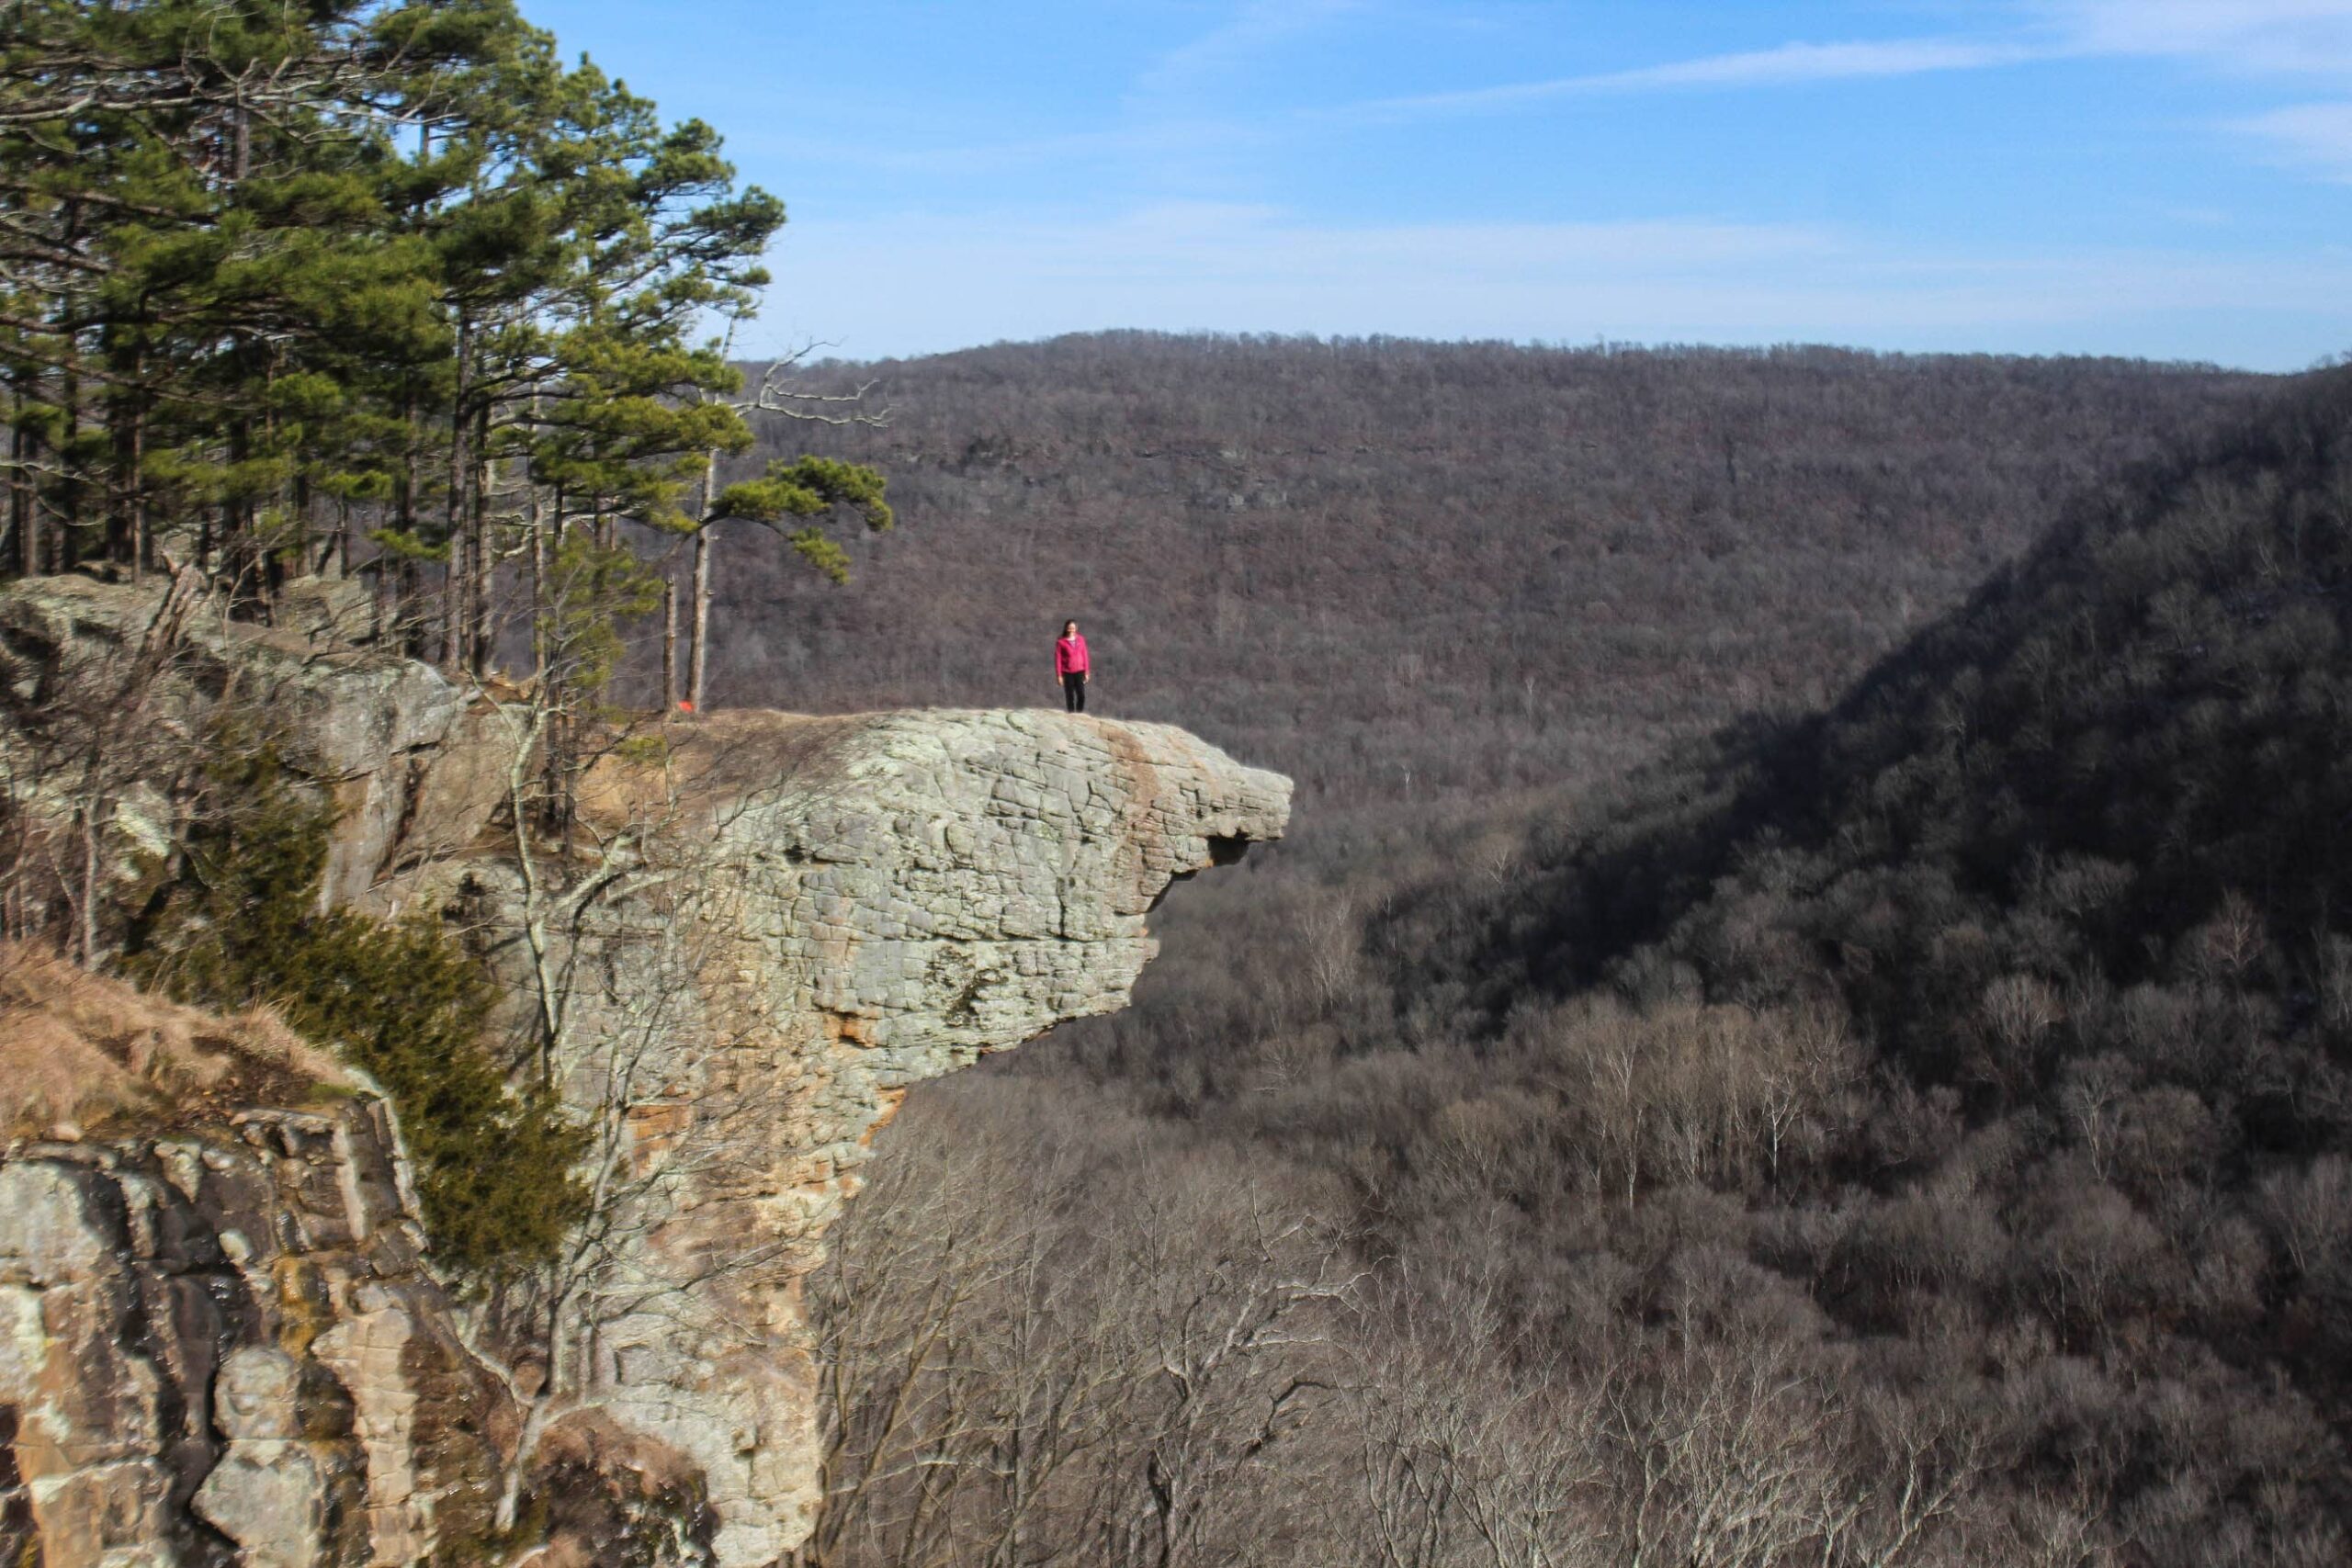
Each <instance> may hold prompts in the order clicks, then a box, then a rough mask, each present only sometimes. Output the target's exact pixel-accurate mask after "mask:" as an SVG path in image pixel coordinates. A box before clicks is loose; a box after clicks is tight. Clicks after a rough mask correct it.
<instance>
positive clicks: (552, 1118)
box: [125, 734, 586, 1279]
mask: <svg viewBox="0 0 2352 1568" xmlns="http://www.w3.org/2000/svg"><path fill="white" fill-rule="evenodd" d="M200 805H201V807H203V808H202V809H199V811H198V814H197V816H196V819H195V820H196V826H195V827H194V828H193V829H191V830H190V832H189V833H188V835H187V845H186V853H185V856H184V860H183V867H182V871H181V874H179V876H177V877H176V878H175V880H173V881H172V882H171V883H169V884H167V885H166V886H164V889H163V890H162V891H161V892H159V894H158V895H157V897H156V898H155V900H154V902H153V904H151V906H150V907H149V908H148V910H147V911H146V913H145V914H144V915H143V916H142V918H141V919H140V921H139V922H138V925H137V927H136V929H135V931H134V932H133V940H132V944H131V951H130V953H129V955H128V956H127V958H126V960H125V966H126V967H127V968H128V969H129V970H130V973H131V974H132V975H133V976H135V977H137V978H139V979H141V980H142V981H144V982H146V983H148V984H150V985H153V986H157V987H161V988H163V989H164V990H167V991H169V992H170V993H171V994H172V995H173V996H175V997H177V998H180V999H181V1000H183V1001H187V1002H193V1003H198V1004H200V1005H204V1006H209V1007H216V1008H241V1007H248V1006H251V1005H254V1004H255V1003H259V1002H267V1003H270V1004H271V1005H273V1006H275V1007H276V1008H277V1009H278V1010H279V1011H280V1012H281V1013H282V1014H283V1015H284V1017H285V1019H286V1021H287V1022H288V1023H289V1024H290V1025H292V1026H293V1027H294V1028H295V1029H296V1030H298V1031H300V1032H301V1033H302V1034H304V1035H305V1036H307V1037H308V1038H310V1039H311V1040H312V1041H314V1042H316V1043H319V1044H321V1045H323V1046H326V1047H327V1048H329V1049H331V1050H333V1051H334V1052H335V1053H336V1054H337V1055H340V1056H342V1057H343V1058H344V1059H345V1061H347V1062H349V1063H350V1064H351V1065H352V1066H356V1067H357V1068H359V1069H360V1070H361V1071H363V1072H365V1073H367V1074H368V1075H369V1076H370V1077H373V1078H375V1079H376V1081H377V1082H379V1083H380V1084H381V1085H383V1088H384V1092H385V1093H386V1094H387V1095H389V1096H390V1099H391V1102H392V1106H393V1109H394V1110H395V1111H397V1112H398V1113H399V1116H400V1122H401V1134H402V1136H403V1138H404V1140H405V1141H406V1143H407V1145H408V1149H409V1153H410V1155H411V1156H412V1157H413V1159H414V1160H415V1162H416V1168H417V1196H418V1199H419V1200H420V1201H421V1202H422V1203H423V1205H424V1223H425V1227H426V1229H427V1231H428V1232H429V1233H430V1235H431V1236H432V1242H433V1251H434V1256H435V1258H437V1259H438V1260H439V1261H441V1262H442V1263H443V1264H445V1265H446V1266H447V1267H448V1268H449V1269H452V1270H454V1271H456V1272H458V1273H459V1274H463V1275H467V1276H470V1277H474V1278H477V1279H481V1278H490V1277H496V1276H499V1275H503V1274H508V1273H512V1272H514V1271H515V1270H518V1269H526V1268H528V1267H530V1266H532V1265H534V1264H537V1263H540V1262H544V1261H546V1260H547V1259H548V1258H552V1257H553V1256H554V1253H555V1250H556V1248H557V1247H559V1246H560V1244H561V1241H562V1238H563V1235H564V1233H565V1232H566V1231H567V1230H568V1229H569V1228H570V1227H571V1225H572V1224H575V1223H576V1222H577V1221H578V1220H579V1219H580V1218H581V1216H582V1213H583V1212H584V1209H585V1205H586V1192H585V1190H584V1189H583V1188H582V1185H581V1183H580V1182H579V1180H578V1179H576V1178H575V1177H574V1176H573V1175H572V1174H571V1171H572V1168H573V1167H574V1166H575V1165H576V1164H577V1163H578V1161H579V1158H580V1156H581V1155H582V1151H583V1149H584V1147H585V1145H584V1134H582V1132H581V1130H580V1129H579V1128H577V1127H576V1126H574V1125H573V1124H572V1123H571V1122H569V1121H568V1120H567V1119H566V1118H565V1117H564V1115H563V1113H562V1111H561V1108H560V1106H559V1105H558V1104H557V1103H556V1102H555V1101H554V1100H553V1098H552V1097H551V1096H549V1095H548V1094H546V1093H545V1092H544V1091H534V1092H530V1093H526V1094H522V1095H518V1094H516V1093H515V1092H514V1091H513V1090H511V1089H509V1087H508V1085H507V1082H506V1078H505V1075H504V1074H503V1072H501V1071H500V1069H499V1067H498V1065H497V1063H496V1062H495V1061H494V1060H493V1059H492V1055H491V1052H490V1051H489V1049H488V1045H487V1042H486V1038H485V1037H486V1034H487V1027H488V1020H489V1017H490V1013H491V1010H492V1006H493V1005H494V1003H495V1002H496V1000H497V992H496V989H495V987H494V986H493V985H492V980H491V976H489V974H488V973H487V972H486V971H485V969H484V967H483V965H482V964H481V961H480V960H478V959H477V958H475V957H474V956H473V955H472V954H470V953H467V952H466V951H465V949H464V947H463V946H462V945H461V944H460V943H459V942H458V941H457V940H456V939H455V938H454V937H453V936H452V935H451V934H450V933H449V932H448V931H447V930H446V929H445V928H444V927H443V926H442V924H441V923H440V921H438V920H437V919H435V918H434V917H432V916H431V915H414V916H411V917H409V918H408V919H402V920H398V921H385V920H377V919H368V918H367V917H365V916H362V915H357V914H354V913H352V912H351V911H349V910H345V909H331V910H327V911H324V912H321V911H320V910H319V908H318V899H317V888H318V883H319V877H320V875H321V874H322V872H323V871H324V870H325V867H326V858H327V829H328V828H329V826H330V825H331V823H332V821H333V814H332V813H331V812H330V811H329V810H328V809H327V808H326V807H323V806H322V805H320V804H317V803H315V802H313V801H311V799H309V798H308V797H306V796H305V795H303V794H301V793H300V791H298V790H297V789H296V788H295V787H294V786H293V785H292V784H290V783H289V781H288V779H287V777H286V773H285V770H284V767H283V765H282V763H281V761H280V760H279V758H278V755H277V751H276V750H275V749H274V748H272V747H269V746H267V745H260V744H254V743H251V742H249V741H246V740H244V739H242V738H240V737H238V736H235V735H233V734H231V735H224V736H223V737H222V738H221V739H220V743H219V745H218V748H217V750H216V754H215V756H214V759H213V761H212V763H211V765H210V766H209V769H208V770H207V775H206V781H205V788H204V789H203V791H202V793H201V800H200Z"/></svg>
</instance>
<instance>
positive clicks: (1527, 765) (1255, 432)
mask: <svg viewBox="0 0 2352 1568" xmlns="http://www.w3.org/2000/svg"><path fill="white" fill-rule="evenodd" d="M867 382H871V383H872V384H873V389H872V391H871V392H870V393H869V394H868V396H867V405H868V406H869V407H883V406H888V408H890V409H891V410H892V411H893V412H892V415H891V420H890V423H889V426H888V428H887V429H885V430H880V431H876V430H871V429H866V428H863V427H847V428H838V429H826V428H824V427H817V426H812V425H810V424H809V423H807V422H806V421H794V420H786V419H784V418H780V417H772V418H770V419H768V420H767V421H766V422H765V423H763V424H762V426H761V432H762V436H763V453H767V454H784V453H797V452H800V451H802V450H811V451H817V452H820V453H832V454H836V455H841V456H846V457H854V458H855V459H857V460H859V461H863V462H871V463H873V464H875V465H876V467H878V468H881V469H882V470H883V471H884V472H886V473H887V474H888V477H889V481H890V496H891V500H892V502H894V503H895V505H896V506H897V508H898V511H899V515H900V517H901V518H902V519H903V520H904V523H905V526H904V527H902V528H899V529H898V530H895V531H893V532H892V533H889V534H887V535H882V536H861V537H859V538H856V539H854V540H851V541H848V542H847V547H848V549H849V552H850V555H851V558H852V562H853V566H854V575H853V579H852V581H850V583H849V584H848V585H847V586H846V587H845V588H838V589H837V588H835V587H834V586H832V585H831V584H830V583H826V582H823V581H818V580H816V579H813V578H810V577H809V575H808V574H807V573H806V572H805V571H803V570H800V569H799V568H798V566H797V562H794V561H793V560H792V559H791V558H789V556H788V555H787V554H786V553H785V552H782V551H779V550H777V549H775V547H774V545H773V543H772V542H771V541H769V540H768V539H767V538H765V536H763V535H762V534H761V533H760V532H759V531H758V530H756V529H751V528H744V527H741V526H740V525H729V527H728V528H727V529H726V530H723V531H722V534H721V542H720V543H719V545H718V549H719V551H720V553H721V563H722V566H723V568H724V570H722V571H721V572H720V574H719V583H718V611H717V615H718V623H717V629H716V632H715V635H714V637H713V647H712V658H713V660H715V664H714V667H713V672H712V682H713V684H712V696H713V698H714V700H718V701H722V702H731V703H753V702H756V703H773V704H776V705H782V706H786V707H798V706H815V707H820V708H839V707H865V706H894V705H910V704H911V705H923V704H962V705H998V704H1004V703H1017V704H1030V703H1047V702H1050V701H1052V700H1054V691H1053V685H1052V673H1051V664H1050V660H1049V654H1050V649H1051V642H1052V638H1053V636H1054V634H1055V632H1056V631H1057V629H1058V628H1059V626H1060V625H1061V622H1062V619H1063V618H1064V617H1065V616H1070V615H1075V616H1078V617H1080V619H1081V621H1083V623H1084V624H1085V626H1086V628H1087V632H1088V636H1089V637H1090V639H1091V642H1092V644H1093V647H1094V651H1095V657H1096V662H1097V664H1098V665H1099V667H1100V668H1099V671H1098V674H1097V677H1096V681H1095V685H1094V692H1093V698H1094V701H1095V703H1096V705H1097V706H1099V707H1100V708H1101V709H1102V711H1103V712H1106V713H1110V714H1114V715H1122V716H1129V717H1147V718H1156V719H1168V720H1171V721H1174V722H1177V723H1181V724H1184V725H1186V726H1188V727H1190V728H1194V729H1196V730H1198V731H1199V732H1200V733H1202V734H1204V735H1205V736H1207V737H1208V738H1209V739H1213V740H1216V741H1217V742H1218V743H1219V744H1222V745H1225V746H1227V748H1229V749H1230V750H1232V751H1233V752H1234V754H1235V755H1237V756H1242V757H1248V758H1250V760H1251V761H1258V762H1261V763H1264V764H1266V765H1268V766H1272V767H1279V768H1281V769H1283V771H1285V772H1287V773H1292V774H1293V775H1294V776H1295V777H1296V778H1297V779H1298V781H1299V784H1300V787H1301V792H1302V794H1301V800H1302V803H1303V805H1304V806H1305V807H1306V810H1305V812H1304V813H1303V820H1302V823H1301V828H1300V830H1301V832H1302V833H1303V834H1305V835H1306V836H1307V837H1308V838H1309V839H1311V838H1312V837H1313V836H1314V835H1315V833H1316V831H1317V822H1318V821H1328V820H1329V818H1331V816H1332V813H1333V809H1334V808H1335V807H1353V806H1355V805H1359V804H1362V803H1365V802H1369V801H1378V800H1399V801H1420V802H1429V801H1432V800H1435V799H1437V798H1439V797H1440V796H1443V795H1449V794H1453V793H1457V792H1459V793H1463V794H1467V795H1471V796H1474V797H1477V796H1486V795H1492V794H1494V793H1496V792H1498V791H1502V790H1508V789H1510V788H1514V787H1518V786H1521V785H1542V786H1546V787H1551V786H1556V785H1557V784H1560V783H1561V782H1563V780H1564V779H1578V780H1581V779H1592V778H1600V777H1605V776H1610V775H1611V774H1613V773H1617V772H1620V771H1622V770H1623V767H1624V766H1626V765H1628V764H1630V763H1631V762H1632V761H1634V760H1635V759H1638V758H1640V757H1643V756H1645V755H1647V754H1648V753H1649V752H1650V751H1651V750H1654V749H1655V747H1656V746H1657V743H1658V742H1659V741H1660V740H1661V739H1664V738H1666V737H1668V736H1672V735H1678V734H1687V733H1690V732H1691V729H1692V728H1693V727H1694V726H1703V725H1707V724H1712V723H1715V722H1718V721H1721V720H1723V719H1726V718H1729V717H1731V716H1735V715H1736V714H1740V713H1744V712H1748V711H1752V710H1756V709H1759V708H1773V709H1793V708H1798V707H1804V706H1811V705H1816V704H1818V703H1820V702H1823V701H1826V699H1827V698H1828V697H1829V695H1830V694H1833V693H1834V692H1835V691H1836V690H1837V689H1838V685H1839V684H1840V683H1841V682H1843V681H1844V680H1846V679H1847V678H1848V677H1849V676H1850V675H1852V674H1853V673H1855V672H1857V671H1860V668H1861V667H1862V665H1863V664H1864V663H1865V662H1866V661H1867V660H1869V659H1871V657H1873V656H1874V655H1876V654H1877V653H1878V652H1880V651H1881V650H1883V649H1885V648H1887V647H1888V646H1890V645H1891V644H1892V643H1893V642H1894V640H1895V639H1896V638H1897V637H1900V636H1902V635H1903V633H1904V632H1905V630H1906V629H1909V628H1911V627H1913V626H1916V625H1917V624H1919V623H1920V622H1922V621H1924V620H1926V619H1927V618H1928V617H1929V616H1931V615H1934V614H1935V613H1936V612H1937V611H1938V610H1939V609H1940V608H1941V607H1942V606H1943V605H1945V604H1948V603H1950V602H1951V601H1953V600H1955V599H1957V598H1958V597H1959V596H1960V594H1962V592H1965V591H1966V589H1967V588H1968V587H1969V586H1970V585H1972V584H1973V583H1974V582H1975V581H1977V580H1978V579H1979V578H1981V577H1982V576H1983V575H1984V574H1985V571H1987V570H1990V569H1991V567H1992V566H1993V564H1994V563H1995V562H1996V561H1998V560H1999V559H2001V558H2003V557H2005V556H2007V554H2009V553H2010V552H2012V551H2014V550H2016V549H2018V547H2022V546H2023V545H2024V544H2025V543H2026V542H2027V541H2028V540H2029V539H2030V538H2031V537H2032V536H2033V534H2034V532H2035V531H2036V530H2037V529H2038V527H2039V526H2040V525H2041V522H2042V521H2043V520H2045V519H2046V518H2047V517H2048V516H2049V514H2050V513H2051V510H2052V506H2053V505H2054V503H2055V502H2056V500H2057V498H2059V497H2061V496H2064V495H2066V494H2068V493H2070V492H2072V491H2075V490H2078V489H2080V488H2081V487H2082V486H2084V485H2086V484H2088V483H2091V482H2093V481H2094V480H2096V479H2098V477H2099V476H2101V475H2103V474H2107V473H2109V472H2111V471H2112V470H2114V469H2115V468H2119V467H2120V466H2121V465H2122V464H2124V463H2126V462H2128V461H2130V460H2131V459H2133V458H2137V457H2145V456H2148V455H2150V454H2153V453H2154V452H2157V451H2160V450H2163V449H2165V446H2167V445H2169V444H2170V443H2172V442H2174V441H2176V440H2177V439H2179V438H2181V437H2183V436H2184V435H2186V434H2188V433H2190V432H2193V431H2196V430H2199V429H2201V428H2203V427H2204V425H2205V424H2206V423H2209V422H2210V420H2211V418H2212V417H2213V416H2214V415H2215V414H2216V413H2217V412H2220V411H2222V410H2223V409H2227V408H2230V407H2233V406H2237V405H2239V404H2241V403H2242V402H2243V400H2245V396H2246V395H2247V393H2248V392H2249V390H2250V389H2252V388H2253V387H2254V386H2255V385H2256V384H2257V381H2256V378H2247V377H2235V376H2224V375H2220V374H2215V373H2212V372H2210V371H2199V370H2194V369H2183V368H2171V367H2152V366H2147V365H2142V364H2131V363H2124V362H2119V361H2101V360H2082V361H2049V360H2013V359H1996V358H1989V357H1987V358H1902V357H1885V356H1873V355H1857V354H1848V353H1840V352H1837V351H1832V350H1825V349H1800V350H1790V351H1786V352H1778V353H1770V354H1748V353H1737V352H1718V351H1710V350H1691V351H1687V352H1684V351H1665V352H1612V351H1607V350H1602V349H1587V350H1576V351H1565V350H1542V349H1524V348H1514V347H1510V346H1507V345H1501V344H1426V343H1413V342H1402V341H1372V342H1335V343H1320V342H1315V341H1308V340H1279V339H1277V340H1264V339H1258V340H1251V339H1230V338H1213V337H1166V336H1157V335H1151V334H1145V333H1113V334H1107V335H1103V336H1096V337H1082V338H1065V339H1060V340H1057V341H1055V342H1051V343H1046V344H1004V345H999V346H996V347H992V348H983V349H974V350H971V351H969V352H967V353H961V354H954V355H942V356H938V357H935V358H930V359H923V360H915V361H909V362H905V363H888V364H882V365H876V366H870V367H848V368H835V369H831V370H827V371H822V372H820V373H819V374H818V375H816V376H812V377H810V378H806V381H805V385H807V386H808V387H809V389H817V388H820V387H821V388H830V389H834V390H836V391H842V390H847V389H852V388H854V387H856V386H858V385H862V384H865V383H867Z"/></svg>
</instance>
